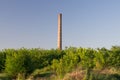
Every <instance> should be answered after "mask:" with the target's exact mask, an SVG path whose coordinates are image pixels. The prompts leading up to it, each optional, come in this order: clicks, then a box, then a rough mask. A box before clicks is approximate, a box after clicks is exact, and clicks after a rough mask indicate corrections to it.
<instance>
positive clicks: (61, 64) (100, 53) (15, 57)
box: [0, 46, 120, 79]
mask: <svg viewBox="0 0 120 80" xmlns="http://www.w3.org/2000/svg"><path fill="white" fill-rule="evenodd" d="M48 66H49V68H51V71H53V72H54V73H55V74H57V75H60V77H63V76H64V75H65V74H66V73H69V72H72V71H73V70H74V69H75V68H78V67H82V68H83V69H84V70H88V71H86V75H87V77H88V78H89V77H90V78H91V79H92V78H94V77H93V76H92V74H91V72H89V71H91V70H93V69H98V70H101V69H103V68H106V67H108V68H109V67H114V68H120V47H119V46H113V47H112V48H111V49H110V50H108V49H106V48H101V49H99V48H98V49H91V48H76V47H69V48H66V49H65V50H54V49H51V50H44V49H40V48H32V49H26V48H21V49H4V50H2V51H0V71H5V72H6V73H7V74H10V75H11V76H12V77H17V76H19V75H22V76H25V77H26V76H27V75H30V74H31V73H32V72H34V71H35V70H36V69H43V68H45V67H48ZM88 72H89V73H90V74H88Z"/></svg>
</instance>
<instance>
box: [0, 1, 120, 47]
mask: <svg viewBox="0 0 120 80" xmlns="http://www.w3.org/2000/svg"><path fill="white" fill-rule="evenodd" d="M58 13H62V14H63V47H65V46H75V47H80V46H81V47H91V48H97V47H106V48H110V47H111V46H112V45H120V0H0V49H4V48H21V47H26V48H38V47H40V48H45V49H51V48H57V15H58Z"/></svg>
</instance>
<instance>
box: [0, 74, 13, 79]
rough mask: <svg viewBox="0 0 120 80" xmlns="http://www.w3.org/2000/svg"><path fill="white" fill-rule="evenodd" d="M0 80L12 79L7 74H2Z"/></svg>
mask: <svg viewBox="0 0 120 80" xmlns="http://www.w3.org/2000/svg"><path fill="white" fill-rule="evenodd" d="M0 80H11V77H10V76H8V75H7V74H6V73H0Z"/></svg>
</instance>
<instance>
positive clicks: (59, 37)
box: [57, 13, 62, 50]
mask: <svg viewBox="0 0 120 80" xmlns="http://www.w3.org/2000/svg"><path fill="white" fill-rule="evenodd" d="M57 45H58V49H59V50H62V14H61V13H60V14H58V44H57Z"/></svg>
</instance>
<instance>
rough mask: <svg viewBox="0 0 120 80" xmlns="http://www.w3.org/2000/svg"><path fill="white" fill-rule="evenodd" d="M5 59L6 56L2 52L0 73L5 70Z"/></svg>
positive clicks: (0, 55) (0, 54) (0, 53)
mask: <svg viewBox="0 0 120 80" xmlns="http://www.w3.org/2000/svg"><path fill="white" fill-rule="evenodd" d="M5 59H6V54H5V53H4V52H0V72H1V71H2V70H4V68H5Z"/></svg>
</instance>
